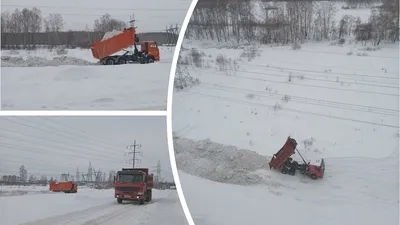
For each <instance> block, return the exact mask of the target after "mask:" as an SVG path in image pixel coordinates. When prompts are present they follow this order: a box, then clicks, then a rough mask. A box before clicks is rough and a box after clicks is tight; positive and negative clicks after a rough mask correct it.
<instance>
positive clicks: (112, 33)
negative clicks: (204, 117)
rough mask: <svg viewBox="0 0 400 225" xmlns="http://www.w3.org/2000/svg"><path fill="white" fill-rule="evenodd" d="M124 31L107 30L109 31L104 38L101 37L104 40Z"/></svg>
mask: <svg viewBox="0 0 400 225" xmlns="http://www.w3.org/2000/svg"><path fill="white" fill-rule="evenodd" d="M122 33H123V32H122V31H120V30H112V31H109V32H107V33H105V34H104V36H103V39H101V41H104V40H106V39H109V38H112V37H114V36H116V35H118V34H122Z"/></svg>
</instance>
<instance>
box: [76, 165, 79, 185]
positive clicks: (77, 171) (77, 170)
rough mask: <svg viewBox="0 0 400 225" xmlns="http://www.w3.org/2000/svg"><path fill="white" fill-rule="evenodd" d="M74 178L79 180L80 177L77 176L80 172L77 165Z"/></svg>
mask: <svg viewBox="0 0 400 225" xmlns="http://www.w3.org/2000/svg"><path fill="white" fill-rule="evenodd" d="M75 177H76V178H75V179H76V182H78V181H80V179H79V177H80V173H79V167H77V168H76V175H75Z"/></svg>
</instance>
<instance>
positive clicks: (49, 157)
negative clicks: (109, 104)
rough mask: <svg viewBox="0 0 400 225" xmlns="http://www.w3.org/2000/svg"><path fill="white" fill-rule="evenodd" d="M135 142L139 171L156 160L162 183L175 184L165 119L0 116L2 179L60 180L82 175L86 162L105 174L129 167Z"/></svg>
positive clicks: (152, 165)
mask: <svg viewBox="0 0 400 225" xmlns="http://www.w3.org/2000/svg"><path fill="white" fill-rule="evenodd" d="M134 139H136V140H137V142H138V144H141V145H142V147H141V149H139V151H141V152H143V154H142V155H138V158H140V159H141V162H137V166H138V167H151V169H152V170H155V166H156V164H157V162H158V160H160V162H161V167H162V169H163V171H162V173H161V175H162V177H163V178H165V179H167V180H169V181H173V176H172V171H171V166H170V160H169V153H168V142H167V128H166V119H165V117H162V116H157V117H152V116H147V117H143V116H140V117H139V116H137V117H132V116H131V117H122V116H121V117H117V116H113V117H104V116H98V117H94V116H89V117H58V116H57V117H0V174H1V175H4V174H15V175H17V174H18V169H19V167H20V165H21V164H23V165H25V167H26V169H27V170H28V173H30V174H34V175H35V176H39V175H41V174H43V175H48V176H54V177H56V178H59V177H60V174H61V173H68V172H69V173H70V174H71V175H75V173H76V168H77V167H79V170H80V172H81V173H82V172H83V173H86V172H87V170H88V165H89V162H91V163H92V166H93V167H94V169H96V170H97V169H101V171H103V172H107V173H108V172H109V171H110V170H119V169H121V168H122V167H131V165H132V163H131V161H130V162H129V164H128V160H129V159H130V158H131V156H129V155H125V152H128V151H129V150H128V149H127V145H130V144H133V141H134Z"/></svg>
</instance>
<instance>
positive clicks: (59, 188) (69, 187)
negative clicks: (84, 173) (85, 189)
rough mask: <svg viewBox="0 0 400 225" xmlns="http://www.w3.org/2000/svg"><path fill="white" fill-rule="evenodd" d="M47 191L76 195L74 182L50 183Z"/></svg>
mask: <svg viewBox="0 0 400 225" xmlns="http://www.w3.org/2000/svg"><path fill="white" fill-rule="evenodd" d="M49 186H50V187H49V189H50V191H52V192H64V193H76V192H78V185H77V184H76V183H75V182H71V181H68V182H50V183H49Z"/></svg>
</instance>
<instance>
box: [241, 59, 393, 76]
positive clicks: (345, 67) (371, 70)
mask: <svg viewBox="0 0 400 225" xmlns="http://www.w3.org/2000/svg"><path fill="white" fill-rule="evenodd" d="M273 62H274V63H282V64H285V65H287V64H288V62H285V61H277V60H276V59H274V61H273ZM290 64H297V65H302V66H304V65H311V66H313V67H316V66H317V67H323V68H339V69H345V70H349V69H350V70H361V71H368V72H380V73H381V72H382V70H374V69H366V68H355V67H348V66H334V65H327V64H321V63H319V62H318V63H315V62H313V63H307V62H293V61H290ZM241 65H246V66H247V65H254V66H260V67H266V65H260V64H253V63H252V64H241ZM268 67H270V66H268ZM271 68H273V67H271ZM275 68H282V69H284V68H287V67H275ZM289 69H291V68H289ZM295 70H298V69H295ZM315 71H316V72H318V71H317V70H315ZM334 74H346V73H339V72H334ZM386 74H392V75H396V76H398V73H391V72H387V73H386ZM348 75H349V76H350V75H351V76H366V75H363V74H348ZM372 77H375V76H372ZM393 79H398V78H393Z"/></svg>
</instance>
